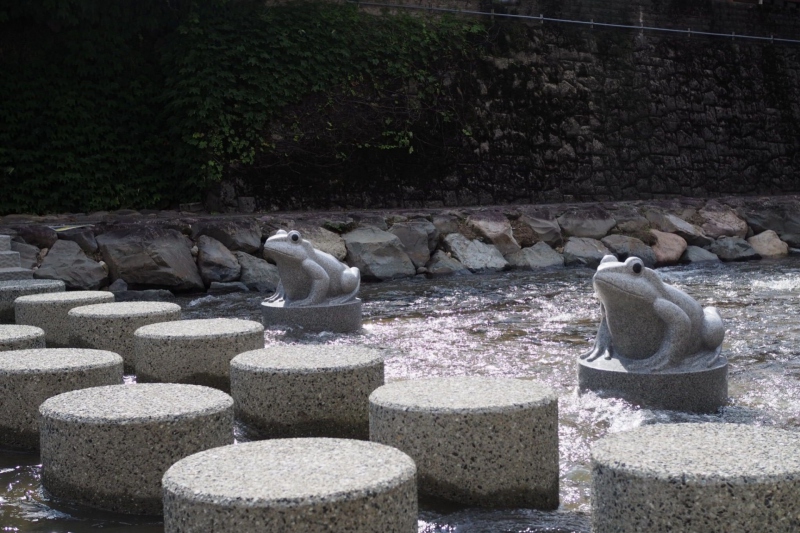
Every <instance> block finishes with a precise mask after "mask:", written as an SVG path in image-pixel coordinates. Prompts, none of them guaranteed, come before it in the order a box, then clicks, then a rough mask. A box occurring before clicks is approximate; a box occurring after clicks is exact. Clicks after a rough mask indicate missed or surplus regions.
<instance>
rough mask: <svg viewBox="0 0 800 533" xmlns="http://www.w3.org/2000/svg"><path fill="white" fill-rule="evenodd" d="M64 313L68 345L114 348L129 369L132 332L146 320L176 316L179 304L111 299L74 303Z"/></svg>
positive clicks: (169, 319) (162, 319)
mask: <svg viewBox="0 0 800 533" xmlns="http://www.w3.org/2000/svg"><path fill="white" fill-rule="evenodd" d="M68 316H69V319H68V320H69V326H70V344H71V345H72V346H77V347H83V348H97V349H99V350H111V351H113V352H116V353H118V354H120V355H121V356H122V359H123V360H124V361H125V372H133V370H134V366H135V365H134V360H133V358H134V349H133V333H134V332H135V331H136V330H137V329H139V328H140V327H142V326H147V325H148V324H156V323H159V322H170V321H173V320H180V318H181V306H179V305H177V304H173V303H167V302H114V303H109V304H94V305H86V306H83V307H76V308H74V309H71V310H70V311H69V313H68Z"/></svg>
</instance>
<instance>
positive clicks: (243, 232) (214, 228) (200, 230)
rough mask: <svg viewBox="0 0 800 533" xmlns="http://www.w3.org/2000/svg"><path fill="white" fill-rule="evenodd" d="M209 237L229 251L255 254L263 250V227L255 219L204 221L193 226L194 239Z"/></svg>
mask: <svg viewBox="0 0 800 533" xmlns="http://www.w3.org/2000/svg"><path fill="white" fill-rule="evenodd" d="M201 235H208V236H209V237H213V238H214V239H216V240H218V241H219V242H221V243H222V244H223V245H225V247H226V248H227V249H228V250H231V251H234V252H235V251H242V252H247V253H255V252H257V251H258V250H259V249H261V227H260V226H259V225H258V222H256V221H255V220H253V219H249V218H248V219H227V220H225V219H222V220H202V221H200V222H198V223H196V224H193V225H192V239H193V240H195V241H196V240H197V239H198V238H199V237H200V236H201Z"/></svg>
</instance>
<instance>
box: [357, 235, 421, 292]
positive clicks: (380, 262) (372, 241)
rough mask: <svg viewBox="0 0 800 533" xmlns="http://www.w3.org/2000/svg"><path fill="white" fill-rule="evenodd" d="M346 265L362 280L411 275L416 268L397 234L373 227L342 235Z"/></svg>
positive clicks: (414, 272)
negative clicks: (356, 271)
mask: <svg viewBox="0 0 800 533" xmlns="http://www.w3.org/2000/svg"><path fill="white" fill-rule="evenodd" d="M342 238H343V239H344V243H345V246H346V247H347V258H346V259H347V264H348V265H350V266H355V267H358V269H359V270H360V271H361V277H362V279H365V280H369V279H373V280H385V279H393V278H403V277H407V276H413V275H414V274H416V272H417V269H416V268H414V264H413V263H412V262H411V259H410V258H409V257H408V254H406V252H405V249H404V248H403V243H402V242H400V239H399V238H398V237H397V235H394V234H392V233H389V232H388V231H383V230H381V229H378V228H376V227H373V226H367V227H362V228H357V229H355V230H353V231H350V232H348V233H345V234H344V235H342Z"/></svg>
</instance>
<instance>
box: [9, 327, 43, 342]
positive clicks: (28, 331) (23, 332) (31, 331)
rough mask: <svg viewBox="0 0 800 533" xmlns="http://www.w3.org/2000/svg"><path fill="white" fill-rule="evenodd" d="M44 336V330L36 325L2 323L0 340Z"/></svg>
mask: <svg viewBox="0 0 800 533" xmlns="http://www.w3.org/2000/svg"><path fill="white" fill-rule="evenodd" d="M38 337H44V330H43V329H42V328H37V327H36V326H20V325H15V324H0V342H3V341H10V340H22V339H35V338H38Z"/></svg>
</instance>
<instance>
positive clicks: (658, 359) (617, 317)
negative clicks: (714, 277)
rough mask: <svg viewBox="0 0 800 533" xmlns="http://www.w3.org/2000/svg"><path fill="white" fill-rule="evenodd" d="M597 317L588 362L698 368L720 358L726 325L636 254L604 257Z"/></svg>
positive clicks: (641, 368)
mask: <svg viewBox="0 0 800 533" xmlns="http://www.w3.org/2000/svg"><path fill="white" fill-rule="evenodd" d="M593 282H594V289H595V292H596V295H597V297H598V299H599V300H600V304H601V314H602V319H601V321H600V329H599V330H598V332H597V338H596V340H595V345H594V348H593V349H592V350H591V351H590V352H588V353H586V354H584V355H582V356H581V358H582V359H584V360H585V361H587V362H591V361H595V360H598V359H600V358H604V359H617V360H618V361H619V362H620V363H621V365H622V366H623V367H624V368H625V369H626V370H628V371H634V372H658V371H667V372H669V371H674V370H678V369H680V370H684V369H686V370H688V369H696V370H699V369H702V368H708V367H711V366H713V365H714V364H715V363H716V362H717V360H718V359H719V358H720V355H719V354H720V351H721V345H722V339H723V337H724V336H725V329H724V328H723V326H722V319H721V318H720V316H719V313H718V312H717V310H716V309H715V308H713V307H706V308H705V309H704V308H703V307H702V306H700V304H699V303H697V302H696V301H695V300H694V299H692V298H691V297H690V296H688V295H687V294H686V293H684V292H682V291H680V290H678V289H676V288H675V287H672V286H670V285H667V284H665V283H664V282H663V281H662V280H661V277H660V276H659V275H658V274H657V273H656V272H655V271H653V270H651V269H649V268H646V267H645V266H644V264H643V263H642V260H641V259H639V258H638V257H630V258H628V259H627V260H626V261H625V262H624V263H622V262H619V261H617V259H616V258H615V257H614V256H612V255H607V256H605V257H604V258H603V260H602V261H601V263H600V266H599V267H598V268H597V272H596V273H595V275H594V279H593Z"/></svg>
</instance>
